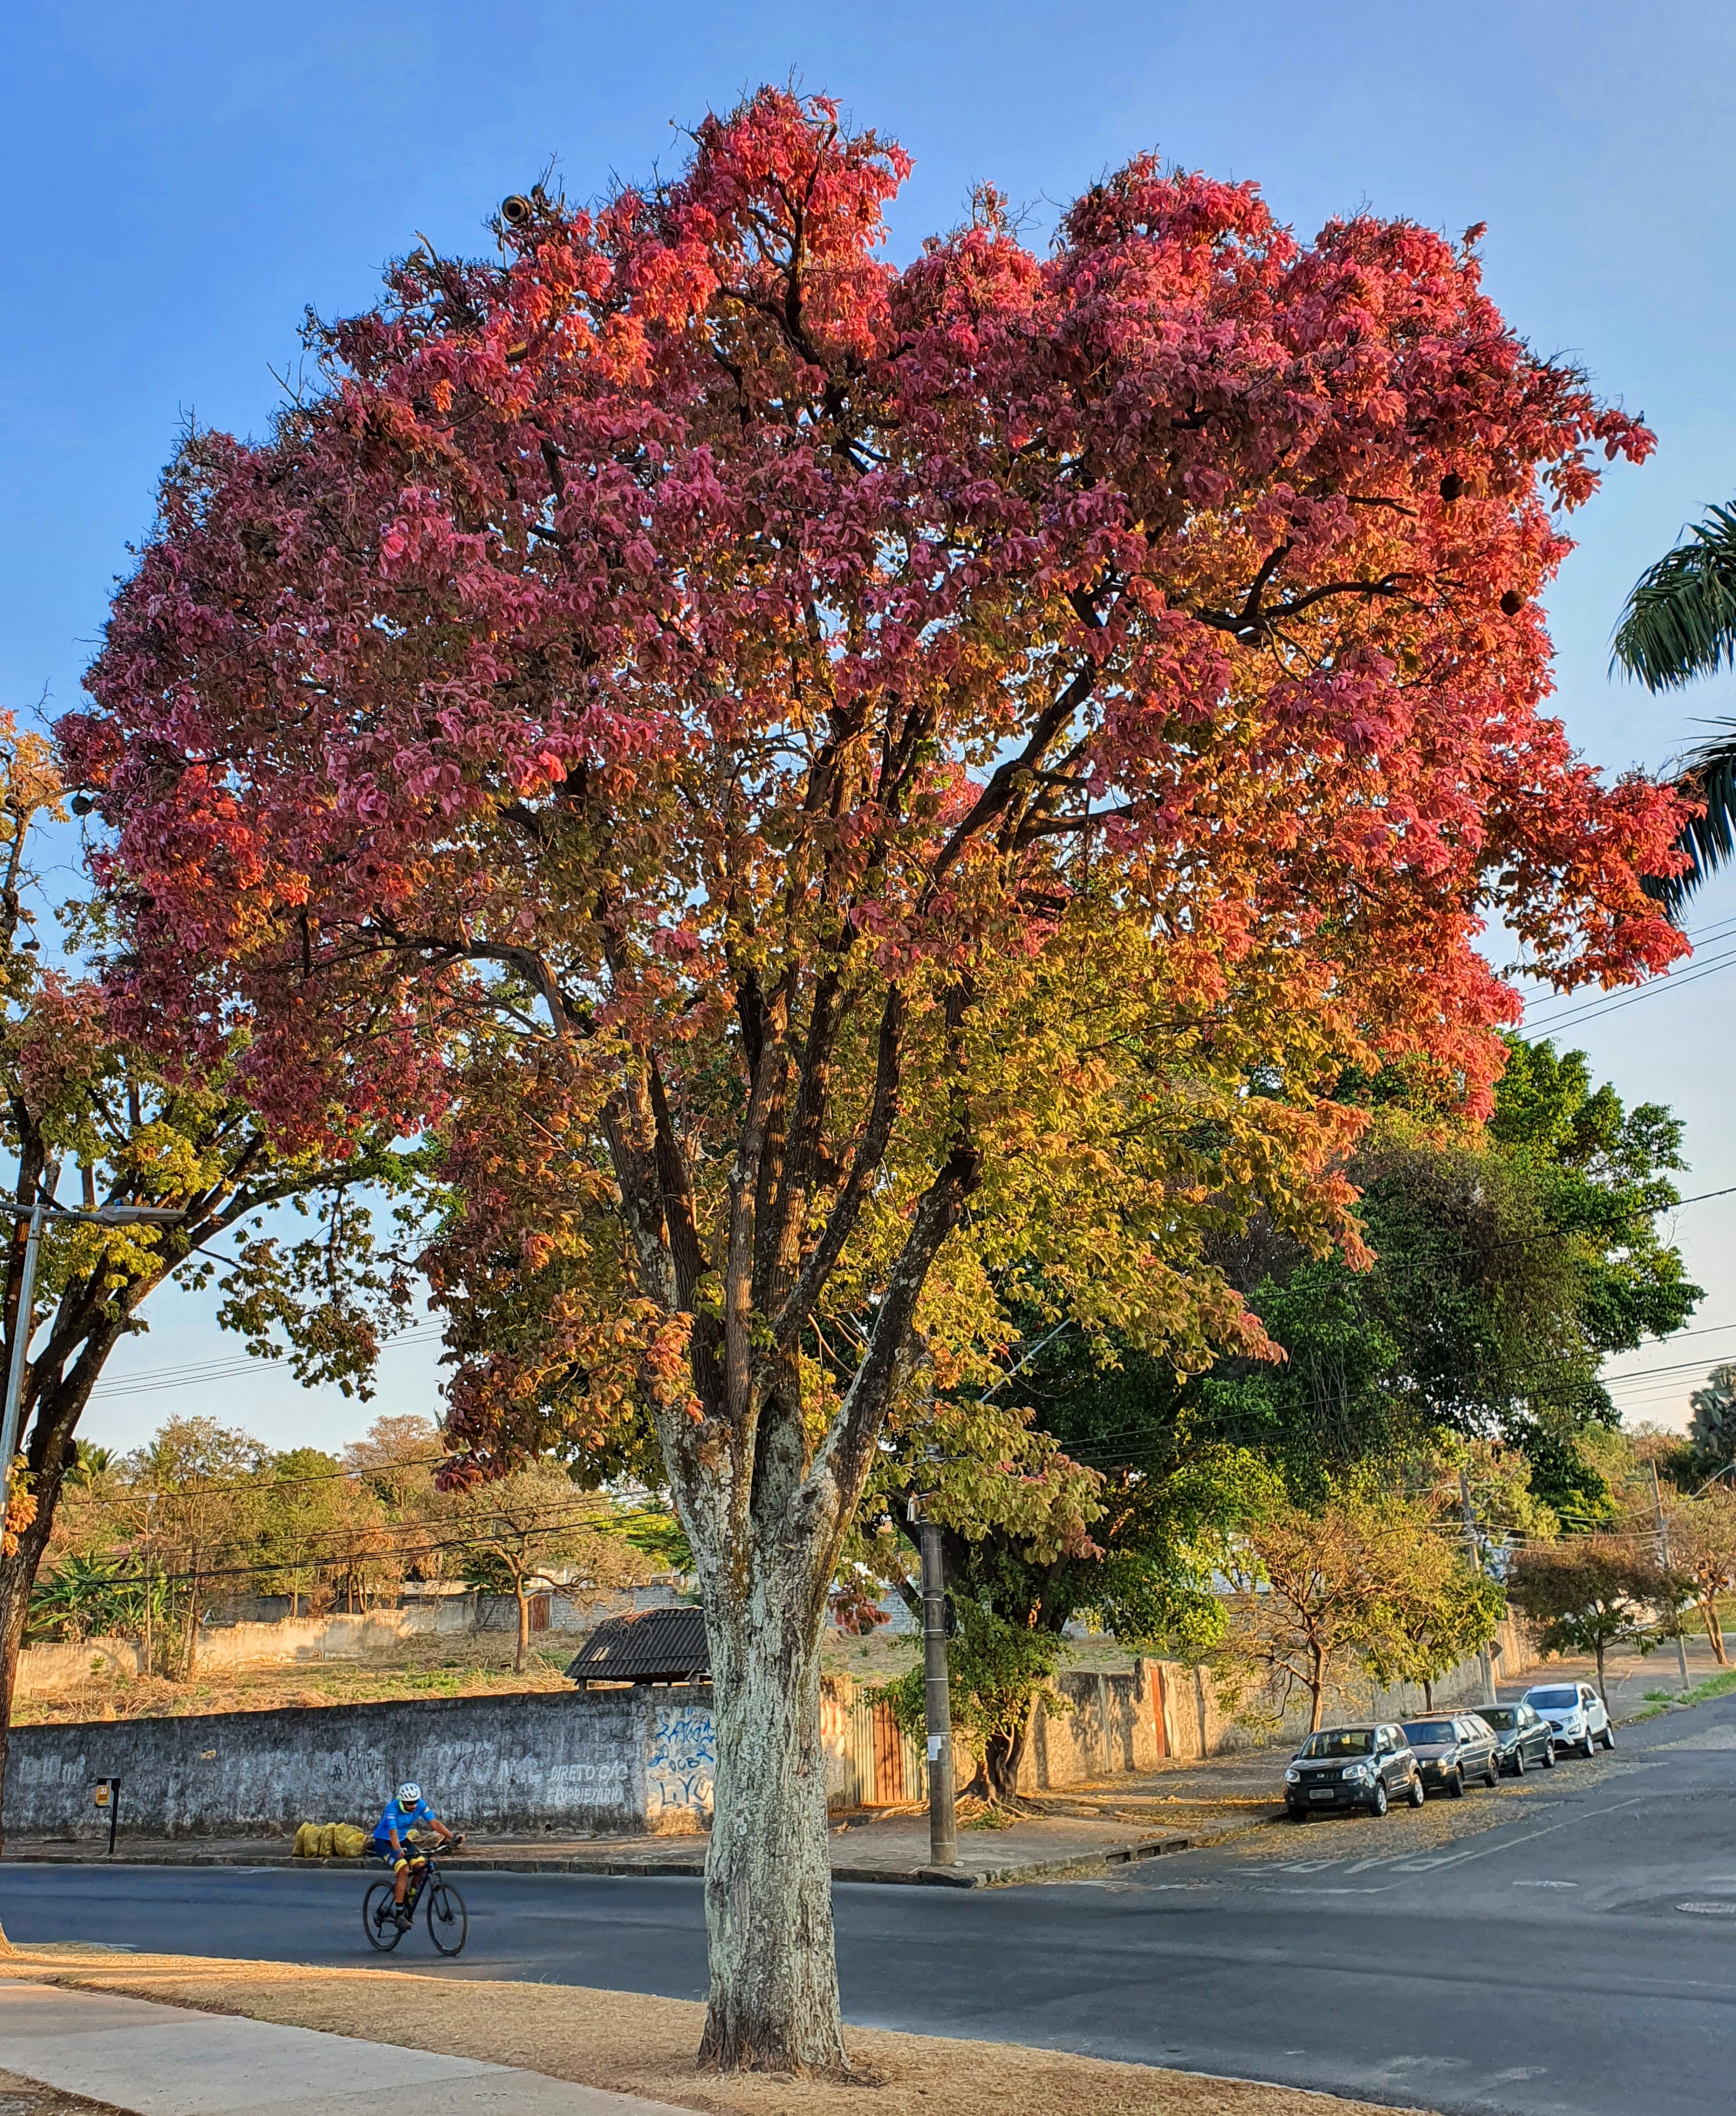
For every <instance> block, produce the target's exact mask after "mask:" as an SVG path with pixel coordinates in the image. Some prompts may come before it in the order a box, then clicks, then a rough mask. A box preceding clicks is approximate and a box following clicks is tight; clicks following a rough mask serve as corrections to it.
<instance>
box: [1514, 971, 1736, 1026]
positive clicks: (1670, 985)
mask: <svg viewBox="0 0 1736 2116" xmlns="http://www.w3.org/2000/svg"><path fill="white" fill-rule="evenodd" d="M1733 964H1736V950H1733V951H1732V952H1731V953H1730V954H1727V955H1717V956H1715V957H1714V958H1713V959H1712V960H1711V962H1709V963H1706V964H1693V965H1692V967H1691V968H1687V969H1683V970H1681V971H1678V972H1676V973H1674V974H1672V973H1669V972H1666V973H1665V974H1664V975H1663V976H1662V977H1655V978H1653V980H1652V981H1651V983H1650V984H1646V985H1642V986H1641V987H1640V989H1639V990H1638V991H1636V992H1628V993H1626V994H1624V995H1623V996H1620V997H1619V998H1610V999H1607V1000H1597V1001H1596V1002H1594V1003H1593V1004H1591V1005H1586V1006H1583V1007H1579V1008H1576V1009H1574V1010H1573V1011H1571V1012H1569V1013H1567V1014H1550V1015H1547V1016H1545V1019H1543V1020H1541V1021H1539V1022H1536V1023H1533V1022H1526V1024H1525V1033H1526V1035H1527V1036H1529V1035H1531V1034H1532V1033H1536V1034H1538V1035H1541V1036H1552V1035H1554V1034H1556V1033H1559V1031H1560V1030H1562V1029H1564V1028H1575V1027H1577V1025H1578V1024H1579V1023H1581V1022H1584V1021H1595V1020H1596V1019H1598V1018H1599V1017H1600V1015H1603V1014H1619V1013H1620V1012H1621V1010H1622V1009H1623V1007H1625V1006H1637V1005H1639V1003H1640V1001H1641V1000H1642V999H1651V998H1652V997H1653V996H1655V994H1657V993H1659V992H1665V991H1680V990H1681V989H1682V987H1683V986H1684V985H1692V984H1697V983H1698V982H1700V980H1701V977H1716V976H1718V975H1719V974H1720V973H1721V972H1722V971H1724V970H1727V969H1729V968H1731V966H1732V965H1733Z"/></svg>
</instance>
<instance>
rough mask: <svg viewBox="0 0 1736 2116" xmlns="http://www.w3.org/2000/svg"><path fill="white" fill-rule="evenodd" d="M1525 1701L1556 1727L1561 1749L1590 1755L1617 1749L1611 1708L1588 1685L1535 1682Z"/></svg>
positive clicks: (1555, 1733)
mask: <svg viewBox="0 0 1736 2116" xmlns="http://www.w3.org/2000/svg"><path fill="white" fill-rule="evenodd" d="M1525 1701H1526V1704H1528V1705H1530V1707H1531V1709H1532V1711H1534V1712H1535V1713H1536V1714H1537V1715H1538V1717H1539V1718H1542V1719H1547V1720H1548V1721H1549V1723H1550V1726H1551V1727H1554V1741H1555V1746H1556V1747H1557V1748H1558V1749H1577V1750H1578V1751H1579V1753H1580V1755H1582V1756H1589V1755H1591V1751H1592V1750H1594V1749H1595V1748H1597V1747H1599V1746H1602V1747H1604V1748H1605V1749H1613V1748H1614V1746H1615V1729H1614V1727H1612V1726H1611V1725H1610V1724H1609V1708H1608V1707H1607V1706H1606V1705H1605V1703H1604V1700H1602V1698H1600V1696H1599V1695H1598V1694H1597V1692H1596V1691H1595V1690H1594V1689H1593V1688H1592V1686H1591V1684H1590V1683H1589V1682H1540V1683H1536V1684H1534V1685H1533V1686H1532V1687H1531V1689H1529V1690H1527V1691H1526V1693H1525Z"/></svg>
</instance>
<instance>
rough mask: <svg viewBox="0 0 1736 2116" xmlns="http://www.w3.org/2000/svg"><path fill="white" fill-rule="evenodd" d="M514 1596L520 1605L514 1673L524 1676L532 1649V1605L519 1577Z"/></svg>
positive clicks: (515, 1576)
mask: <svg viewBox="0 0 1736 2116" xmlns="http://www.w3.org/2000/svg"><path fill="white" fill-rule="evenodd" d="M513 1597H514V1599H516V1600H517V1602H518V1650H517V1651H516V1652H515V1653H514V1654H513V1674H514V1675H523V1672H524V1661H525V1656H526V1654H528V1653H529V1651H530V1649H531V1603H530V1597H529V1596H528V1595H527V1594H526V1593H525V1591H524V1582H523V1580H522V1579H521V1578H519V1577H518V1576H517V1575H514V1576H513Z"/></svg>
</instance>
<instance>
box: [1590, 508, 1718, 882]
mask: <svg viewBox="0 0 1736 2116" xmlns="http://www.w3.org/2000/svg"><path fill="white" fill-rule="evenodd" d="M1613 660H1614V663H1615V664H1616V665H1619V666H1620V667H1621V668H1623V669H1626V670H1627V672H1628V674H1629V675H1630V676H1637V678H1639V680H1640V682H1641V683H1643V684H1644V685H1645V686H1646V689H1647V690H1648V691H1668V690H1675V689H1678V688H1680V687H1681V686H1683V684H1687V683H1692V682H1694V680H1695V679H1696V678H1698V677H1701V676H1712V675H1715V674H1717V672H1718V670H1719V669H1723V668H1729V669H1736V506H1731V507H1713V508H1709V509H1708V510H1707V513H1706V518H1705V519H1704V521H1701V522H1695V523H1693V524H1692V527H1690V528H1689V530H1688V534H1687V535H1686V536H1684V537H1683V539H1682V540H1681V542H1680V543H1679V544H1678V545H1676V546H1675V548H1674V550H1669V551H1666V552H1665V554H1664V555H1663V557H1662V558H1661V559H1659V560H1658V561H1657V563H1655V565H1651V566H1648V567H1647V568H1646V571H1645V572H1644V573H1642V574H1641V576H1640V577H1639V579H1638V581H1637V582H1636V583H1635V586H1634V590H1633V592H1632V595H1630V596H1628V606H1627V608H1626V609H1624V610H1623V612H1622V621H1621V623H1620V624H1619V626H1618V627H1617V628H1616V633H1615V647H1614V655H1613ZM1714 724H1715V726H1717V727H1719V728H1720V729H1723V730H1724V732H1723V733H1722V734H1717V735H1715V736H1714V737H1713V738H1711V741H1709V742H1705V743H1701V745H1700V747H1698V748H1697V749H1695V750H1691V751H1690V752H1688V755H1687V756H1686V757H1683V760H1682V762H1681V766H1680V770H1679V776H1678V781H1677V783H1678V786H1679V787H1680V789H1681V790H1682V792H1683V793H1687V794H1689V795H1691V796H1692V798H1694V799H1696V800H1698V801H1703V802H1704V803H1705V804H1706V812H1705V813H1704V814H1703V815H1701V816H1695V817H1694V818H1693V820H1692V821H1691V822H1689V823H1688V825H1687V826H1686V827H1685V829H1684V830H1683V833H1682V836H1681V839H1680V840H1679V842H1680V845H1681V849H1682V850H1683V852H1685V853H1688V854H1689V855H1690V856H1691V857H1692V860H1693V862H1694V863H1693V865H1692V867H1690V868H1688V870H1687V871H1686V872H1683V873H1682V874H1679V875H1677V876H1674V878H1673V879H1671V880H1670V881H1665V882H1661V883H1660V884H1658V885H1657V890H1658V894H1659V895H1660V897H1661V899H1663V901H1664V903H1665V906H1666V907H1667V908H1668V909H1669V913H1670V915H1671V916H1672V917H1673V918H1674V917H1675V916H1677V915H1678V913H1680V911H1681V908H1682V906H1683V904H1684V903H1685V902H1686V900H1687V899H1688V897H1689V896H1690V895H1692V892H1693V891H1694V890H1696V889H1697V888H1698V887H1699V885H1700V884H1701V882H1702V881H1705V879H1706V876H1707V875H1709V874H1712V873H1714V872H1716V870H1717V869H1718V868H1720V867H1723V866H1724V865H1725V864H1726V863H1727V862H1729V861H1730V860H1731V859H1732V858H1736V720H1722V719H1720V720H1717V721H1715V723H1714Z"/></svg>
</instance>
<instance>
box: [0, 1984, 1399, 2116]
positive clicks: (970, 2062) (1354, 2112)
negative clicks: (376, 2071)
mask: <svg viewBox="0 0 1736 2116" xmlns="http://www.w3.org/2000/svg"><path fill="white" fill-rule="evenodd" d="M0 1975H4V1976H18V1977H29V1978H32V1979H34V1980H38V1981H41V1982H44V1983H54V1984H60V1985H65V1986H67V1987H68V1988H69V1989H77V1990H93V1991H118V1992H124V1993H127V1994H129V1995H130V1996H131V1997H134V1998H139V1999H157V2000H159V2001H160V2002H163V2003H168V2004H170V2005H179V2006H191V2007H196V2008H200V2009H201V2010H203V2011H205V2012H215V2013H237V2014H241V2015H243V2016H245V2017H247V2018H249V2019H252V2020H258V2021H276V2022H282V2023H283V2024H285V2025H286V2026H292V2027H302V2028H320V2029H324V2030H325V2031H327V2032H328V2033H329V2034H334V2035H360V2036H361V2037H362V2038H363V2039H364V2040H367V2041H370V2042H377V2043H389V2044H395V2045H401V2046H403V2047H406V2048H411V2047H413V2048H416V2049H428V2050H439V2051H441V2052H443V2053H445V2054H450V2055H453V2056H456V2057H471V2058H483V2059H485V2060H486V2061H488V2062H490V2063H495V2064H512V2065H521V2066H523V2067H524V2068H526V2069H527V2070H529V2071H532V2072H544V2073H546V2074H549V2075H550V2076H551V2077H554V2078H556V2079H570V2080H576V2081H579V2082H580V2083H582V2084H583V2085H586V2086H600V2087H606V2088H610V2089H612V2090H613V2091H615V2092H617V2093H622V2094H637V2095H643V2096H644V2097H645V2098H647V2100H653V2101H663V2102H668V2103H673V2104H675V2106H677V2107H679V2108H684V2109H703V2110H706V2111H707V2112H711V2116H934V2112H936V2111H939V2110H944V2111H946V2116H1398V2112H1397V2111H1394V2110H1391V2109H1387V2108H1386V2107H1385V2105H1384V2104H1375V2103H1372V2102H1365V2101H1344V2100H1338V2099H1337V2098H1335V2097H1333V2096H1332V2095H1319V2094H1305V2093H1301V2092H1299V2091H1296V2090H1294V2089H1292V2088H1289V2087H1279V2086H1255V2085H1253V2084H1251V2083H1249V2082H1244V2081H1235V2080H1219V2079H1208V2078H1205V2077H1202V2076H1200V2075H1199V2074H1197V2073H1193V2072H1163V2071H1158V2070H1157V2069H1156V2068H1148V2067H1146V2066H1143V2065H1132V2064H1112V2063H1106V2062H1104V2061H1103V2059H1100V2058H1085V2057H1074V2056H1071V2055H1070V2054H1066V2053H1065V2052H1061V2051H1057V2050H1044V2049H1027V2048H1025V2047H1024V2046H1022V2045H1016V2044H1010V2043H982V2042H954V2041H951V2040H941V2039H938V2038H937V2037H933V2036H928V2035H892V2034H888V2033H886V2032H885V2031H871V2030H868V2029H858V2030H854V2031H852V2032H851V2034H850V2055H851V2060H852V2062H853V2063H854V2064H855V2065H856V2066H857V2068H859V2072H860V2073H861V2079H860V2081H859V2082H836V2081H822V2080H813V2079H794V2078H791V2077H787V2076H780V2075H767V2074H753V2075H740V2074H737V2075H732V2076H731V2077H727V2078H725V2077H718V2076H716V2075H715V2074H702V2073H699V2072H696V2071H695V2069H694V2066H693V2052H694V2050H695V2049H696V2048H697V2047H698V2040H699V2031H700V2027H701V2025H702V2019H703V2015H704V2008H702V2007H701V2006H698V2005H694V2004H690V2003H687V2002H685V2001H684V2000H679V1999H645V1998H640V1997H637V1996H634V1995H633V1994H629V1993H624V1992H619V1991H594V1990H588V1989H583V1988H579V1987H574V1986H561V1985H546V1984H508V1983H500V1984H496V1983H473V1984H472V1983H463V1982H459V1981H457V1980H446V1979H444V1978H438V1977H432V1976H412V1975H409V1974H407V1973H405V1972H403V1971H397V1970H379V1969H315V1968H308V1967H305V1966H300V1965H297V1964H286V1963H282V1962H212V1961H206V1960H202V1959H200V1958H198V1957H191V1956H184V1955H182V1956H177V1955H129V1956H127V1957H126V1959H125V1961H124V1962H118V1961H117V1959H116V1957H114V1956H113V1955H112V1954H104V1953H99V1952H95V1951H93V1950H89V1949H83V1948H73V1947H65V1948H21V1949H19V1950H18V1952H17V1953H15V1954H12V1955H10V1956H8V1957H6V1958H5V1960H4V1961H3V1962H0ZM90 2105H91V2104H78V2103H76V2101H72V2100H66V2101H64V2108H65V2109H66V2111H67V2116H74V2112H76V2110H77V2109H80V2108H81V2107H84V2108H88V2107H90ZM25 2109H27V2110H28V2116H39V2112H38V2110H37V2109H36V2108H35V2106H33V2105H32V2104H25ZM61 2109H62V2104H44V2106H43V2108H42V2109H41V2111H40V2116H61ZM0 2116H7V2110H6V2106H5V2104H4V2102H3V2101H0ZM1411 2116H1416V2112H1415V2111H1412V2112H1411Z"/></svg>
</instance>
